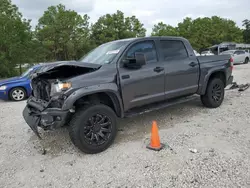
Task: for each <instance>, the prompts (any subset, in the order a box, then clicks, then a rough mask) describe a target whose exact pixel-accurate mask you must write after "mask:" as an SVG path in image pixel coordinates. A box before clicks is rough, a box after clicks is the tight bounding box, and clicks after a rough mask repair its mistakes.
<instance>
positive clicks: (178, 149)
mask: <svg viewBox="0 0 250 188" xmlns="http://www.w3.org/2000/svg"><path fill="white" fill-rule="evenodd" d="M234 76H235V81H237V83H240V84H241V83H246V82H249V79H248V78H249V77H250V64H249V65H238V66H235V70H234ZM24 105H25V102H20V103H13V102H3V101H0V106H1V108H0V187H1V188H2V187H6V188H14V187H32V188H34V187H46V188H47V187H60V188H61V187H213V188H214V187H218V188H221V187H250V165H249V164H250V126H249V125H250V89H248V90H246V91H244V92H242V93H240V92H238V91H237V90H229V91H227V92H226V96H225V100H224V103H223V105H222V106H221V107H220V108H217V109H206V108H204V107H203V106H202V105H201V103H200V101H199V98H197V99H195V100H194V101H190V102H188V103H185V104H181V105H177V106H174V107H171V108H168V109H164V110H159V111H155V112H152V113H148V114H144V115H141V116H138V117H135V118H132V119H123V120H120V123H119V133H118V136H117V139H116V140H115V143H114V144H113V145H112V147H111V148H109V149H108V150H106V151H105V152H103V153H101V154H97V155H86V154H83V153H81V152H79V151H78V150H77V149H76V148H75V147H74V146H73V145H72V143H71V141H70V139H69V136H68V132H67V130H66V129H61V130H57V131H54V132H42V137H43V140H38V139H37V137H36V136H35V135H34V133H33V132H32V131H31V130H30V129H29V127H28V126H27V125H26V124H25V122H24V120H23V118H22V114H21V112H22V110H23V108H24ZM152 120H156V121H157V122H158V126H159V129H160V136H161V141H162V142H163V143H165V144H167V145H168V146H170V147H171V148H172V150H171V149H170V147H166V148H165V149H163V150H161V151H160V152H154V151H151V150H148V149H146V148H145V147H146V145H147V144H148V142H149V138H150V129H151V122H152ZM43 148H45V150H46V154H45V153H44V152H43ZM191 148H192V149H197V151H198V152H197V153H191V152H190V151H189V149H191Z"/></svg>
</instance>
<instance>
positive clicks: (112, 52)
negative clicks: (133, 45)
mask: <svg viewBox="0 0 250 188" xmlns="http://www.w3.org/2000/svg"><path fill="white" fill-rule="evenodd" d="M119 51H120V50H112V51H108V52H107V53H106V55H109V54H118V53H119Z"/></svg>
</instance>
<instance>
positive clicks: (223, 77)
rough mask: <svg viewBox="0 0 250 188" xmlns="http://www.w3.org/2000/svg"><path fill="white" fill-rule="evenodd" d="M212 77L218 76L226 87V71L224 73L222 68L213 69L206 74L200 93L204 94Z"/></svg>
mask: <svg viewBox="0 0 250 188" xmlns="http://www.w3.org/2000/svg"><path fill="white" fill-rule="evenodd" d="M213 78H220V79H221V80H222V81H223V83H224V86H225V87H226V82H227V81H226V73H225V71H223V70H215V71H213V72H211V73H210V74H209V75H208V76H207V78H206V79H205V81H204V85H203V87H202V90H201V95H204V94H205V93H206V90H207V86H208V83H209V81H210V80H212V79H213Z"/></svg>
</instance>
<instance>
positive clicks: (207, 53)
mask: <svg viewBox="0 0 250 188" xmlns="http://www.w3.org/2000/svg"><path fill="white" fill-rule="evenodd" d="M207 55H214V53H212V52H211V51H209V50H207V51H203V52H201V56H207Z"/></svg>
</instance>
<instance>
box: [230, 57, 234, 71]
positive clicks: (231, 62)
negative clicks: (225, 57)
mask: <svg viewBox="0 0 250 188" xmlns="http://www.w3.org/2000/svg"><path fill="white" fill-rule="evenodd" d="M229 62H230V68H231V70H233V68H234V63H233V62H234V60H233V58H232V57H231V58H230V59H229Z"/></svg>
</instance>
